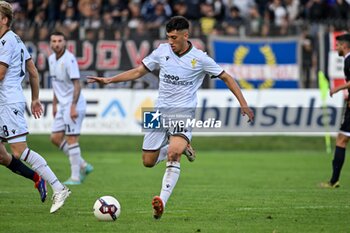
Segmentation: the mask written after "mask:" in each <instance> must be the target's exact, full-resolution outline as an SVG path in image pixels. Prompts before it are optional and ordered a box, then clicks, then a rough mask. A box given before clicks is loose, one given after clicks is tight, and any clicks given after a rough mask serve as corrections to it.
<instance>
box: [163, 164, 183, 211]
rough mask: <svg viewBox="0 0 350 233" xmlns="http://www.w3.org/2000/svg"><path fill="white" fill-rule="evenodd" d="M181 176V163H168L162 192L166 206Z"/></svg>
mask: <svg viewBox="0 0 350 233" xmlns="http://www.w3.org/2000/svg"><path fill="white" fill-rule="evenodd" d="M179 176H180V163H179V162H170V161H168V162H167V163H166V169H165V173H164V176H163V183H162V190H161V192H160V198H161V199H162V201H163V204H164V206H165V205H166V203H167V201H168V199H169V197H170V195H171V193H172V192H173V189H174V187H175V185H176V183H177V180H178V179H179Z"/></svg>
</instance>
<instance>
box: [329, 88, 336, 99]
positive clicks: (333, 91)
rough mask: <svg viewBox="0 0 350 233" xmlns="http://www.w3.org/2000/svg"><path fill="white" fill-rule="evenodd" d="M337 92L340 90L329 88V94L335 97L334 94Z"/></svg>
mask: <svg viewBox="0 0 350 233" xmlns="http://www.w3.org/2000/svg"><path fill="white" fill-rule="evenodd" d="M337 92H338V90H337V88H332V89H330V90H329V96H330V97H333V94H335V93H337Z"/></svg>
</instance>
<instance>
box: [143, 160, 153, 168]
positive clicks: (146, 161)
mask: <svg viewBox="0 0 350 233" xmlns="http://www.w3.org/2000/svg"><path fill="white" fill-rule="evenodd" d="M154 165H155V163H154V162H152V161H148V160H143V166H145V167H154Z"/></svg>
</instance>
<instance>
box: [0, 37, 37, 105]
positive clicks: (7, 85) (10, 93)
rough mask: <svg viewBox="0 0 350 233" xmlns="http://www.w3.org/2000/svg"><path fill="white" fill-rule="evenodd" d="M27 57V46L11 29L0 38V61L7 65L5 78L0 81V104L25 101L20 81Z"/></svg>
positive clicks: (22, 77)
mask: <svg viewBox="0 0 350 233" xmlns="http://www.w3.org/2000/svg"><path fill="white" fill-rule="evenodd" d="M29 59H31V57H30V55H29V53H28V50H27V48H26V47H25V45H24V44H23V42H22V40H21V39H20V38H19V36H17V35H16V34H15V33H14V32H13V31H7V32H6V33H5V34H4V35H3V36H2V37H1V38H0V63H1V64H2V65H5V66H7V72H6V74H5V78H4V79H3V80H2V81H0V105H5V104H12V103H20V102H25V97H24V95H23V91H22V81H23V79H24V77H25V73H26V61H27V60H29Z"/></svg>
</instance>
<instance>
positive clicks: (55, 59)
mask: <svg viewBox="0 0 350 233" xmlns="http://www.w3.org/2000/svg"><path fill="white" fill-rule="evenodd" d="M50 46H51V49H52V50H53V52H54V53H53V54H51V55H50V57H49V59H48V60H49V70H50V76H51V80H52V87H53V103H52V104H53V111H52V112H53V116H54V123H53V125H52V129H51V131H52V133H51V141H52V143H53V144H54V145H56V146H57V147H58V148H60V149H61V150H62V151H63V152H64V153H65V154H66V155H67V156H68V158H69V161H70V165H71V176H70V178H69V179H68V180H66V181H65V182H64V184H67V185H79V184H81V182H83V180H84V178H85V176H86V175H88V174H89V173H91V172H92V170H93V167H92V166H91V165H90V164H88V163H87V162H86V161H85V160H84V159H83V157H82V155H81V150H80V145H79V136H80V131H81V126H82V123H83V120H84V117H85V110H86V101H85V98H84V96H83V95H82V93H81V86H80V72H79V67H78V63H77V59H76V58H75V56H74V55H73V54H72V53H71V52H69V51H68V50H67V49H66V39H65V36H64V34H63V33H62V32H54V33H52V34H51V36H50Z"/></svg>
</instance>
